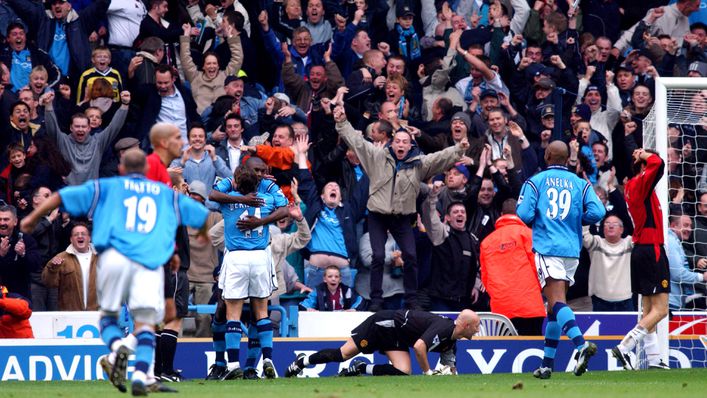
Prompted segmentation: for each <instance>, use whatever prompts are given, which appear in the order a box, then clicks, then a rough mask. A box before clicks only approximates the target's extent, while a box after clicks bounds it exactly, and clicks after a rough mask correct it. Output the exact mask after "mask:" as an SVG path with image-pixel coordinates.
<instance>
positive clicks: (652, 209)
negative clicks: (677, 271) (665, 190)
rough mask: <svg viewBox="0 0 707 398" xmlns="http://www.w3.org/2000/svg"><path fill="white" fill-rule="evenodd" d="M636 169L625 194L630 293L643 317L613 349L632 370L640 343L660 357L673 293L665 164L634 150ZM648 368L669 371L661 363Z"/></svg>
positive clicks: (617, 356)
mask: <svg viewBox="0 0 707 398" xmlns="http://www.w3.org/2000/svg"><path fill="white" fill-rule="evenodd" d="M633 168H634V173H635V176H634V177H633V178H631V180H629V181H628V182H627V183H626V189H625V191H624V195H625V196H626V203H627V204H628V211H629V212H630V213H631V217H632V218H633V223H634V230H633V249H632V250H631V290H632V291H633V292H634V293H637V294H641V295H642V299H641V300H642V301H641V303H642V306H643V316H642V317H641V320H640V321H639V322H638V323H637V324H636V326H635V327H634V328H633V329H632V330H631V331H630V332H628V333H627V334H626V336H624V338H623V340H622V341H621V343H620V344H619V345H617V346H616V347H614V348H612V350H611V353H612V355H613V356H614V357H615V358H616V359H617V360H618V361H619V362H620V363H621V364H622V365H623V367H624V369H633V365H632V364H631V358H630V357H629V355H628V353H629V352H630V351H632V350H633V349H634V348H635V347H636V345H637V344H638V343H640V342H641V341H644V342H645V350H646V354H648V356H649V357H651V356H652V355H651V354H653V355H655V356H658V355H659V351H660V348H659V346H658V335H657V334H656V330H655V327H656V325H657V324H658V322H660V320H661V319H663V318H665V317H666V316H667V315H668V294H669V293H670V268H669V266H668V257H667V255H666V254H665V248H664V246H663V242H664V238H663V212H662V210H661V208H660V202H659V201H658V196H657V195H656V194H655V186H656V184H657V183H658V180H660V178H661V177H662V176H663V170H664V169H665V163H664V162H663V160H662V159H661V158H660V156H658V155H657V154H656V153H654V152H649V151H646V150H644V149H641V148H639V149H636V150H635V151H633ZM649 366H650V367H653V368H662V369H667V368H668V365H666V364H665V363H664V362H663V361H662V360H661V361H660V362H659V363H654V364H650V365H649Z"/></svg>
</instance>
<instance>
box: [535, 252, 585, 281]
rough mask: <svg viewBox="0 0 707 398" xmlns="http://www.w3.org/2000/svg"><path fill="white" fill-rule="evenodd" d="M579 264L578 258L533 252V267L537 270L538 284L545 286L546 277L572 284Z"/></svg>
mask: <svg viewBox="0 0 707 398" xmlns="http://www.w3.org/2000/svg"><path fill="white" fill-rule="evenodd" d="M578 266H579V259H578V258H571V257H553V256H544V255H542V254H540V253H535V267H536V268H537V271H538V280H539V281H540V286H541V287H545V280H546V279H547V278H552V279H556V280H559V281H567V282H569V283H570V286H572V285H574V273H575V272H576V271H577V267H578Z"/></svg>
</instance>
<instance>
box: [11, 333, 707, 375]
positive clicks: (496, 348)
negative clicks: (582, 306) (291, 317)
mask: <svg viewBox="0 0 707 398" xmlns="http://www.w3.org/2000/svg"><path fill="white" fill-rule="evenodd" d="M620 339H621V336H604V337H595V338H592V341H593V342H595V343H596V344H597V346H598V348H599V351H598V353H597V355H596V356H595V357H594V358H593V359H592V361H591V363H590V365H589V369H590V370H619V369H621V367H620V366H619V365H618V364H617V363H616V360H615V359H614V358H613V357H612V356H611V347H613V346H615V345H616V344H617V343H618V342H619V340H620ZM677 342H678V341H677V340H672V341H671V347H672V348H671V350H670V366H671V367H673V368H677V367H683V368H686V367H696V366H704V363H705V349H704V347H702V344H701V343H700V341H699V339H698V338H697V336H691V337H687V336H685V337H684V338H681V341H680V343H681V344H679V347H678V344H677ZM341 343H343V340H341V339H328V340H324V339H316V340H311V339H302V338H296V339H294V338H283V339H276V340H275V345H274V353H273V355H274V358H273V360H274V362H275V366H276V369H277V371H278V373H279V374H280V375H282V374H283V373H284V371H285V368H286V367H287V365H288V364H289V363H290V362H291V361H292V360H293V359H294V358H295V357H296V355H297V354H299V353H302V352H304V353H311V352H314V351H317V350H320V349H322V348H331V347H338V346H340V345H341ZM542 344H543V340H542V338H541V337H537V338H518V337H515V338H508V337H507V338H498V337H495V338H490V337H489V338H479V339H475V340H473V341H460V342H459V343H458V345H457V365H458V370H459V373H462V374H465V373H483V374H489V373H509V372H513V373H523V372H531V371H532V370H533V369H535V368H537V366H538V364H539V363H540V360H541V358H542V355H543V351H542ZM690 347H694V348H695V349H694V350H692V351H691V352H689V351H690ZM245 349H246V344H245V342H243V343H242V345H241V350H242V352H243V354H245V352H244V350H245ZM106 352H107V349H106V348H105V346H104V345H103V344H102V342H101V341H100V340H98V339H61V340H58V339H35V340H3V341H0V372H2V373H0V374H2V378H1V380H2V381H10V380H18V381H29V380H100V379H103V378H104V376H103V372H102V370H101V367H100V365H99V364H98V360H99V357H100V356H101V355H103V354H105V353H106ZM357 358H358V357H357ZM363 358H364V360H368V361H376V362H378V363H383V362H385V361H386V359H385V357H384V356H382V355H380V354H374V355H364V356H363ZM573 358H574V352H573V351H572V349H571V343H570V342H568V341H564V342H562V343H561V344H560V347H559V349H558V351H557V357H556V360H555V364H556V365H555V367H556V370H559V369H562V370H566V371H571V370H572V369H573V368H574V359H573ZM213 360H214V352H213V351H212V345H211V343H210V342H208V341H207V340H206V339H187V340H186V341H182V342H180V344H179V346H178V350H177V357H176V360H175V367H176V368H177V369H182V372H183V373H182V374H183V376H184V377H185V378H187V379H191V378H196V379H201V378H203V377H204V376H205V375H206V373H207V371H208V367H209V366H210V364H211V363H212V362H213ZM430 361H431V363H433V364H436V363H437V362H438V356H437V355H436V354H431V357H430ZM414 362H415V361H413V367H414V369H413V372H414V373H416V374H419V373H420V370H419V368H417V367H416V364H415V363H414ZM348 365H349V363H348V362H344V363H341V364H333V363H332V364H327V365H318V366H316V367H314V368H312V369H307V370H306V371H305V373H304V375H303V376H304V377H320V376H333V375H335V374H337V373H338V372H339V370H341V369H343V368H345V367H347V366H348ZM128 371H129V372H131V371H132V359H131V361H130V365H129V368H128Z"/></svg>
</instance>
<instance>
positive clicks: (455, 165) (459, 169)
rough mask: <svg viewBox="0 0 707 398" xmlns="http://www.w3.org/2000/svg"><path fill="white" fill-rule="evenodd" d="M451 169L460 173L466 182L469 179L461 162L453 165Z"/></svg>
mask: <svg viewBox="0 0 707 398" xmlns="http://www.w3.org/2000/svg"><path fill="white" fill-rule="evenodd" d="M452 168H454V169H457V171H458V172H460V173H462V174H463V175H464V177H466V179H467V180H468V179H469V169H467V168H466V166H464V163H462V162H458V163H455V164H454V166H453V167H452Z"/></svg>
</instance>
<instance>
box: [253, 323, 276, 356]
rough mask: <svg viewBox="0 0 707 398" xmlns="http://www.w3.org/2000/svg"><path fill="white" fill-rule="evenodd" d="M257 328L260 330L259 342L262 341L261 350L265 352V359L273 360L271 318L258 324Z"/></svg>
mask: <svg viewBox="0 0 707 398" xmlns="http://www.w3.org/2000/svg"><path fill="white" fill-rule="evenodd" d="M255 326H256V327H257V330H258V340H260V349H261V350H262V352H263V358H264V359H272V335H273V333H272V322H271V321H270V318H263V319H261V320H259V321H258V322H256V324H255Z"/></svg>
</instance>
